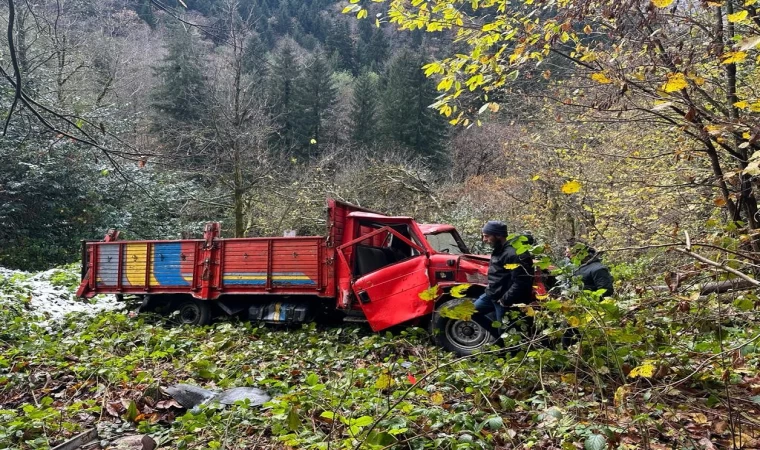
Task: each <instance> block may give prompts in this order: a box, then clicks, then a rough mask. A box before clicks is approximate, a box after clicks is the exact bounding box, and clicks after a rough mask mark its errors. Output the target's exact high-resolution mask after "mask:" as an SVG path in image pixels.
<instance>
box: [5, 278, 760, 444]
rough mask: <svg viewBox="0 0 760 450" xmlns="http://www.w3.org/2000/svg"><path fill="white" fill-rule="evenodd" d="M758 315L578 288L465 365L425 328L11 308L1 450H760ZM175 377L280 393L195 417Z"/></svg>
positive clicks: (710, 299)
mask: <svg viewBox="0 0 760 450" xmlns="http://www.w3.org/2000/svg"><path fill="white" fill-rule="evenodd" d="M2 288H3V289H4V290H5V291H6V292H8V291H9V290H10V289H12V283H5V284H4V285H3V286H2ZM24 295H26V293H23V292H20V293H19V298H20V301H23V296H24ZM756 306H757V297H756V296H755V295H754V294H744V295H736V296H732V297H726V296H723V297H718V296H715V295H712V296H698V295H696V294H695V295H692V296H688V295H687V296H674V295H671V294H668V295H666V296H654V295H650V296H648V297H636V298H634V297H627V298H624V299H618V300H612V299H606V300H600V299H599V298H598V295H597V294H594V293H590V292H584V293H581V294H579V295H577V296H575V297H574V298H572V299H546V300H544V301H543V302H541V304H540V305H533V306H532V307H527V306H526V307H524V308H523V309H522V313H523V314H528V315H529V316H532V317H533V318H534V320H535V321H536V324H537V327H536V329H538V330H540V331H538V332H536V333H535V334H534V335H533V336H527V337H526V336H517V335H507V336H506V337H505V346H506V350H505V349H502V348H499V347H494V348H493V349H491V350H489V351H487V352H484V353H483V354H480V355H477V356H474V357H468V358H456V357H455V356H454V355H452V354H449V353H446V352H444V351H442V350H440V349H438V348H436V347H434V346H432V344H431V343H430V337H429V335H428V334H427V332H426V331H424V330H422V329H420V328H406V329H398V330H394V332H392V333H391V332H388V333H372V332H371V331H370V330H369V329H368V328H366V327H361V326H344V327H324V326H317V325H314V324H308V325H304V326H301V327H296V328H290V329H285V328H275V327H268V326H260V325H255V324H250V323H247V322H218V323H215V324H213V325H211V326H208V327H203V328H192V327H177V326H174V325H173V324H171V323H169V322H167V321H165V320H164V319H162V318H159V317H155V316H139V317H138V318H135V319H132V318H128V317H127V316H125V315H124V314H117V313H103V314H100V315H98V316H96V317H94V318H82V317H69V318H68V319H67V320H66V321H65V322H64V323H62V324H61V325H60V326H59V327H57V328H54V329H53V330H52V332H51V330H49V329H42V328H40V327H38V326H37V325H35V323H34V320H30V319H29V318H28V317H26V316H24V314H23V311H21V310H20V309H9V308H3V309H2V311H0V316H1V317H0V320H2V322H3V323H4V324H5V326H4V328H3V330H2V332H0V405H2V406H0V448H14V449H16V448H18V449H38V448H49V447H50V446H54V445H57V444H60V443H61V442H63V441H65V440H66V439H68V438H70V437H71V436H73V435H75V434H76V433H78V432H81V431H83V430H85V429H89V428H92V427H98V429H99V431H100V433H101V436H109V435H112V436H117V435H120V434H124V433H136V432H139V433H146V434H149V435H151V436H152V437H154V439H156V440H157V441H158V442H159V443H160V444H164V445H166V446H168V447H171V448H180V449H183V448H186V449H200V448H212V449H213V448H225V449H246V448H260V449H266V448H271V449H275V448H277V449H280V448H307V449H327V448H330V449H350V448H357V449H358V448H364V449H370V448H371V449H381V448H409V449H423V448H444V449H449V448H450V449H507V448H536V449H568V450H569V449H574V448H586V449H590V450H600V449H602V448H617V449H633V448H653V449H664V448H692V449H699V448H706V449H710V448H732V447H733V448H752V447H753V446H756V445H757V443H758V429H759V428H760V426H759V424H758V419H757V417H759V416H760V377H759V376H758V366H759V365H760V353H759V352H758V347H760V344H758V342H757V341H758V337H757V336H758V332H759V331H760V330H759V329H758V321H757V319H758V313H757V309H756ZM572 329H575V330H576V331H575V332H573V331H569V330H572ZM563 336H565V344H566V347H565V346H563V345H561V344H560V341H561V338H562V337H563ZM174 383H188V384H195V385H200V386H203V387H206V388H212V389H223V388H228V387H235V386H256V387H259V388H262V389H265V390H266V391H268V392H269V393H270V394H271V395H272V397H273V398H272V400H271V401H270V402H269V403H267V404H266V405H264V407H261V408H260V407H249V406H247V405H245V404H236V405H233V406H230V407H221V406H219V405H214V404H211V405H206V406H202V407H200V408H199V409H197V410H193V411H187V410H184V409H182V408H180V407H178V405H177V404H176V403H173V402H172V401H170V399H169V398H168V397H167V396H166V395H164V394H163V393H162V391H161V388H162V387H166V386H168V385H171V384H174Z"/></svg>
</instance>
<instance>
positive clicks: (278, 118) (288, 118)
mask: <svg viewBox="0 0 760 450" xmlns="http://www.w3.org/2000/svg"><path fill="white" fill-rule="evenodd" d="M299 70H300V69H299V67H298V64H297V61H296V55H295V50H294V49H293V47H292V46H291V45H290V44H289V43H286V44H285V45H284V46H283V47H282V48H281V49H280V51H279V52H278V53H277V54H276V55H275V58H274V64H273V67H272V74H271V76H270V78H269V82H270V94H271V98H272V105H273V108H272V109H273V110H272V112H273V114H274V121H275V126H276V127H277V136H276V137H275V139H274V141H275V143H276V145H277V147H279V148H280V149H281V150H290V149H292V148H293V145H294V144H295V141H296V140H295V131H296V130H295V128H296V124H295V111H296V107H297V104H296V98H297V97H296V92H295V89H296V80H297V79H298V76H299Z"/></svg>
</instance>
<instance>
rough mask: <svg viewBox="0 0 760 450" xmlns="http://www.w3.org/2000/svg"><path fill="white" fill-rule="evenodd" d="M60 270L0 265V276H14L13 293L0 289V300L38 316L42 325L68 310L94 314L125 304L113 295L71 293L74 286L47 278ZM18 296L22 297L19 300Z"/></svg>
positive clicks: (59, 316)
mask: <svg viewBox="0 0 760 450" xmlns="http://www.w3.org/2000/svg"><path fill="white" fill-rule="evenodd" d="M61 270H65V269H51V270H48V271H45V272H40V273H36V274H34V275H31V274H29V273H28V272H22V271H19V270H10V269H6V268H3V267H0V279H2V278H5V280H10V279H11V278H12V277H14V276H15V277H16V279H15V280H13V281H12V286H13V287H14V289H13V290H14V291H15V295H14V294H9V293H6V292H2V291H0V304H11V305H14V304H15V305H14V306H16V307H17V308H18V309H20V310H26V311H28V312H29V313H31V314H30V315H34V316H40V317H41V318H42V319H43V321H42V322H41V324H43V325H44V324H46V323H49V322H53V321H58V320H60V319H62V318H63V317H64V316H65V315H66V314H69V313H79V314H86V315H94V314H97V313H99V312H102V311H112V310H117V309H122V308H124V304H123V303H120V302H118V301H117V300H116V296H114V295H100V296H97V297H95V298H93V299H80V298H77V297H76V296H75V295H74V291H75V289H76V287H73V288H72V287H64V286H56V285H54V284H53V283H51V281H50V279H51V276H52V275H54V274H56V273H58V272H60V271H61ZM5 280H0V282H1V281H5ZM19 294H20V295H19ZM19 296H20V297H22V300H21V301H19V298H18V297H19ZM24 300H26V301H24Z"/></svg>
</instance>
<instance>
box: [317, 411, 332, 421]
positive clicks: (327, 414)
mask: <svg viewBox="0 0 760 450" xmlns="http://www.w3.org/2000/svg"><path fill="white" fill-rule="evenodd" d="M319 417H324V418H325V419H330V420H335V413H334V412H332V411H322V414H320V415H319Z"/></svg>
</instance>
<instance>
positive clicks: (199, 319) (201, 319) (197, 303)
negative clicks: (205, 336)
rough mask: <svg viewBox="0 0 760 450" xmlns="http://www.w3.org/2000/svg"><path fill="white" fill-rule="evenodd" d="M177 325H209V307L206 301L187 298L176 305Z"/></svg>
mask: <svg viewBox="0 0 760 450" xmlns="http://www.w3.org/2000/svg"><path fill="white" fill-rule="evenodd" d="M177 311H178V312H179V314H178V318H179V323H181V324H187V325H208V324H209V323H211V305H209V303H208V302H207V301H201V300H196V299H194V298H188V299H184V300H181V301H180V302H179V304H178V305H177Z"/></svg>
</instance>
